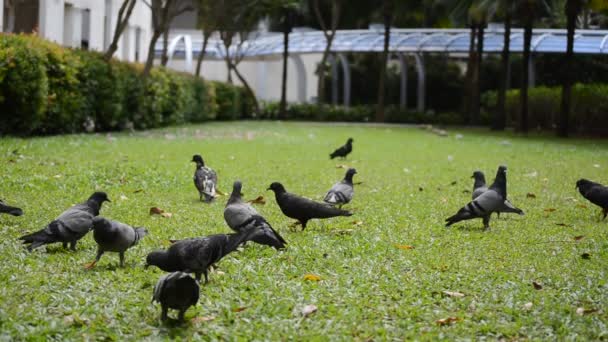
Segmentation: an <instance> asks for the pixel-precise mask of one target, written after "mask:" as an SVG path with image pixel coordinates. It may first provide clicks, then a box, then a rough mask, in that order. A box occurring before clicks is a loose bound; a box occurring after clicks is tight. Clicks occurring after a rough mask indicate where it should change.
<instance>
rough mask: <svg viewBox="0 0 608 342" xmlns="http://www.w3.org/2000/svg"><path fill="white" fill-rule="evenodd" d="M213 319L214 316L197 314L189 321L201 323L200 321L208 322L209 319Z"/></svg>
mask: <svg viewBox="0 0 608 342" xmlns="http://www.w3.org/2000/svg"><path fill="white" fill-rule="evenodd" d="M214 319H215V317H214V316H197V317H194V318H192V319H191V320H190V322H192V323H195V324H196V323H201V322H209V321H213V320H214Z"/></svg>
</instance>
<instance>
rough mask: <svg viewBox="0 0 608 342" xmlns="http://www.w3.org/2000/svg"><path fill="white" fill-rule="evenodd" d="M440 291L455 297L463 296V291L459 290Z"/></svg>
mask: <svg viewBox="0 0 608 342" xmlns="http://www.w3.org/2000/svg"><path fill="white" fill-rule="evenodd" d="M442 293H443V294H444V295H446V296H448V297H456V298H461V297H464V293H460V292H454V291H443V292H442Z"/></svg>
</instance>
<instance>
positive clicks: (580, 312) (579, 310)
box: [576, 308, 598, 316]
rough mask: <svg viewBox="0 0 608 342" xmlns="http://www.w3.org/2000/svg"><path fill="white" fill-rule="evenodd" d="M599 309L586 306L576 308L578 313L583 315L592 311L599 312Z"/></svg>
mask: <svg viewBox="0 0 608 342" xmlns="http://www.w3.org/2000/svg"><path fill="white" fill-rule="evenodd" d="M597 311H598V310H597V309H585V308H577V309H576V314H577V315H579V316H583V315H587V314H590V313H594V312H597Z"/></svg>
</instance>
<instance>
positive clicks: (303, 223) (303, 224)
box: [300, 221, 308, 231]
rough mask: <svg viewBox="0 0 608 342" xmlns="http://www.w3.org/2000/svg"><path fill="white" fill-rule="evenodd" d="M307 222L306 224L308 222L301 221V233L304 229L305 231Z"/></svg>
mask: <svg viewBox="0 0 608 342" xmlns="http://www.w3.org/2000/svg"><path fill="white" fill-rule="evenodd" d="M307 222H308V221H303V222H300V224H301V225H302V231H304V229H306V223H307Z"/></svg>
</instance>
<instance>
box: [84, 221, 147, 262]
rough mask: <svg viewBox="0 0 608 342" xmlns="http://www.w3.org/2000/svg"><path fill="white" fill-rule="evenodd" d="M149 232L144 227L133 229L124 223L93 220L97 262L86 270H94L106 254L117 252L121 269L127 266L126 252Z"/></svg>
mask: <svg viewBox="0 0 608 342" xmlns="http://www.w3.org/2000/svg"><path fill="white" fill-rule="evenodd" d="M146 235H148V231H147V230H146V228H143V227H136V228H133V227H131V226H129V225H127V224H124V223H122V222H118V221H113V220H108V219H106V218H103V217H100V216H97V217H94V218H93V238H94V239H95V242H97V256H96V257H95V261H93V262H92V263H90V264H88V265H87V266H86V268H93V267H95V264H96V263H97V262H99V259H100V258H101V256H102V255H103V253H105V252H117V253H119V256H120V267H124V266H125V251H126V250H127V249H129V248H131V247H133V246H135V245H137V243H138V242H139V240H141V239H142V238H143V237H144V236H146Z"/></svg>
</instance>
